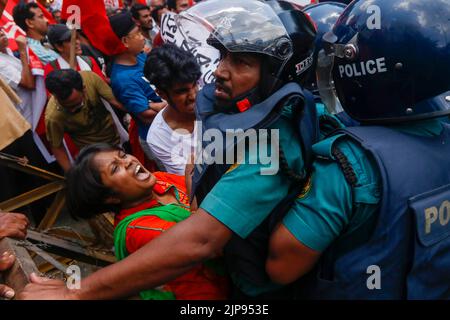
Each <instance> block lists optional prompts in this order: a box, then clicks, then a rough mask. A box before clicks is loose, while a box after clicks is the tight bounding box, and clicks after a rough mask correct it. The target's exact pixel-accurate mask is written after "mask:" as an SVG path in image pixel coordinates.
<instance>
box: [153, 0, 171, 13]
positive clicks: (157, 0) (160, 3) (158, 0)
mask: <svg viewBox="0 0 450 320" xmlns="http://www.w3.org/2000/svg"><path fill="white" fill-rule="evenodd" d="M166 5H167V4H166V1H165V0H150V10H151V11H152V12H153V10H154V9H155V8H156V7H165V6H166Z"/></svg>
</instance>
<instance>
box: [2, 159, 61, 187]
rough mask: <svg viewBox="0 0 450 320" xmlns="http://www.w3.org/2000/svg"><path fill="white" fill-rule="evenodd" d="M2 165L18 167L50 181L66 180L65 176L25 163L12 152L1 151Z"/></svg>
mask: <svg viewBox="0 0 450 320" xmlns="http://www.w3.org/2000/svg"><path fill="white" fill-rule="evenodd" d="M0 165H1V166H5V167H8V168H12V169H16V170H19V171H22V172H25V173H28V174H31V175H34V176H38V177H41V178H44V179H46V180H50V181H64V180H65V178H64V177H63V176H61V175H59V174H56V173H53V172H50V171H46V170H44V169H41V168H38V167H35V166H32V165H29V164H26V163H23V159H22V158H18V157H16V156H12V155H10V154H7V153H4V152H0Z"/></svg>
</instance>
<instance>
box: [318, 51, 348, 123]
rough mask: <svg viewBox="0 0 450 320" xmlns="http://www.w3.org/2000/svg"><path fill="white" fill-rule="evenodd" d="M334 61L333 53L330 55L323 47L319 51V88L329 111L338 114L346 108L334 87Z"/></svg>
mask: <svg viewBox="0 0 450 320" xmlns="http://www.w3.org/2000/svg"><path fill="white" fill-rule="evenodd" d="M333 63H334V57H333V56H332V55H328V54H327V53H326V52H325V50H323V49H322V50H320V51H319V53H318V55H317V65H316V79H317V89H318V91H319V95H320V98H321V99H322V102H323V104H324V105H325V107H326V108H327V110H328V112H330V113H331V114H337V113H340V112H342V111H344V110H343V109H342V106H341V103H340V102H339V99H338V97H337V94H336V90H335V88H334V81H333V76H332V70H333Z"/></svg>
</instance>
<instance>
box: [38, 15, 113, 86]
mask: <svg viewBox="0 0 450 320" xmlns="http://www.w3.org/2000/svg"><path fill="white" fill-rule="evenodd" d="M70 38H71V31H70V30H69V28H68V27H67V26H66V25H64V24H55V25H52V26H50V28H49V31H48V41H49V42H50V44H51V45H52V47H53V48H54V49H55V51H56V52H57V53H58V54H59V57H58V58H57V59H56V60H53V61H50V62H49V63H47V65H46V66H45V69H44V71H45V74H44V77H47V75H48V74H49V73H50V72H52V71H53V70H58V69H69V68H70ZM82 54H83V52H82V50H81V43H80V39H79V36H78V35H77V39H76V41H75V70H77V71H80V70H83V71H92V72H94V73H95V74H97V75H98V76H99V77H100V78H102V79H103V80H105V75H104V74H103V73H102V70H101V69H100V67H99V66H98V64H97V62H95V60H94V58H92V57H88V56H83V55H82Z"/></svg>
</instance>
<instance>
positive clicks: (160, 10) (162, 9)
mask: <svg viewBox="0 0 450 320" xmlns="http://www.w3.org/2000/svg"><path fill="white" fill-rule="evenodd" d="M168 11H169V9H168V8H167V5H161V6H156V7H155V8H153V10H152V18H153V21H155V23H156V25H157V26H158V28H159V29H161V20H162V17H163V15H164V14H165V13H167V12H168ZM163 44H164V40H163V38H162V36H161V32H158V33H157V34H156V35H155V37H154V38H153V43H152V46H153V48H157V47H160V46H162V45H163Z"/></svg>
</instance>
